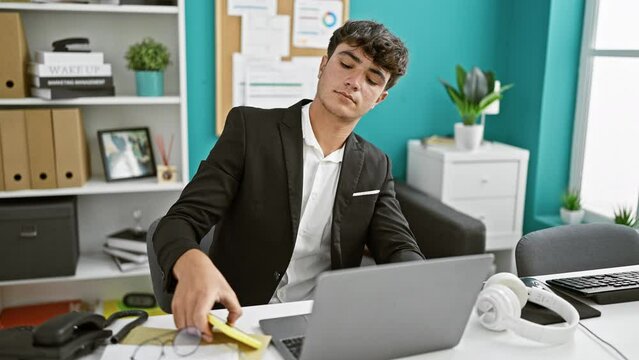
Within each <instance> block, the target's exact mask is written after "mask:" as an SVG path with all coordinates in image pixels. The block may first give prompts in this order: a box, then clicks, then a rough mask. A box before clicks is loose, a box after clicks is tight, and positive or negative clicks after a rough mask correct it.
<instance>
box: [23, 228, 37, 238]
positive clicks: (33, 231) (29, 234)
mask: <svg viewBox="0 0 639 360" xmlns="http://www.w3.org/2000/svg"><path fill="white" fill-rule="evenodd" d="M37 236H38V228H37V227H36V226H23V227H22V230H21V231H20V237H21V238H35V237H37Z"/></svg>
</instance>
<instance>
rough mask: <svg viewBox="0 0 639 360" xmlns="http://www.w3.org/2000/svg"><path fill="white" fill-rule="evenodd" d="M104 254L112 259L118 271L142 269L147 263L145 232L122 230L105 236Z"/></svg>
mask: <svg viewBox="0 0 639 360" xmlns="http://www.w3.org/2000/svg"><path fill="white" fill-rule="evenodd" d="M104 252H105V253H107V254H109V255H111V257H113V261H115V263H116V264H117V266H118V268H119V269H120V271H123V272H125V271H131V270H136V269H144V268H146V267H147V266H148V263H149V259H148V257H147V251H146V231H140V230H135V229H124V230H121V231H118V232H116V233H113V234H111V235H109V236H107V241H106V243H105V244H104Z"/></svg>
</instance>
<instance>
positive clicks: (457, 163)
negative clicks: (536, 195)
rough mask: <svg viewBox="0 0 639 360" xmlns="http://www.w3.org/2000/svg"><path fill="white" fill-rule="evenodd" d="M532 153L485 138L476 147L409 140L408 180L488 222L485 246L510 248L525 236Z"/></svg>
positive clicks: (428, 192)
mask: <svg viewBox="0 0 639 360" xmlns="http://www.w3.org/2000/svg"><path fill="white" fill-rule="evenodd" d="M527 169H528V151H527V150H524V149H520V148H517V147H514V146H510V145H505V144H500V143H495V142H487V143H485V144H483V145H482V146H481V147H480V148H479V149H478V150H477V151H474V152H466V151H460V150H457V149H456V148H455V147H454V146H452V145H428V146H423V145H422V144H421V142H420V141H419V140H410V141H409V142H408V168H407V182H408V184H409V185H411V186H412V187H414V188H416V189H419V190H421V191H423V192H425V193H427V194H429V195H431V196H433V197H436V198H437V199H440V200H441V201H442V202H443V203H445V204H447V205H449V206H451V207H453V208H455V209H457V210H459V211H461V212H463V213H466V214H468V215H470V216H473V217H475V218H477V219H479V220H481V221H482V222H484V224H485V225H486V250H488V251H500V250H511V249H513V248H514V247H515V245H516V244H517V241H519V239H520V238H521V236H522V225H523V215H524V201H525V197H526V174H527Z"/></svg>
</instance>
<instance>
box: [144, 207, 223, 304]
mask: <svg viewBox="0 0 639 360" xmlns="http://www.w3.org/2000/svg"><path fill="white" fill-rule="evenodd" d="M160 220H161V218H160V219H157V220H155V221H154V222H153V223H152V224H151V226H149V230H148V231H147V234H146V250H147V254H148V257H149V269H150V271H151V282H152V284H153V293H154V294H155V300H156V301H157V303H158V305H159V306H160V308H161V309H162V310H163V311H164V312H166V313H169V314H170V313H171V302H172V301H173V294H170V293H168V292H166V291H164V286H163V279H162V269H161V268H160V264H159V263H158V258H157V256H156V255H155V249H154V248H153V234H155V229H156V228H157V226H158V223H159V222H160ZM214 230H215V227H213V228H211V231H209V233H208V234H206V235H205V236H204V237H203V238H202V241H201V242H200V249H202V251H204V252H205V253H207V254H208V251H209V248H210V247H211V244H212V243H213V232H214Z"/></svg>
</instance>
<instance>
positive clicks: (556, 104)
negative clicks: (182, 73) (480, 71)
mask: <svg viewBox="0 0 639 360" xmlns="http://www.w3.org/2000/svg"><path fill="white" fill-rule="evenodd" d="M399 4H401V6H400V5H399ZM213 7H214V6H213V2H212V1H188V2H187V6H186V24H187V29H186V30H187V58H188V62H187V71H188V75H187V80H188V97H189V99H188V110H189V158H190V161H189V164H190V171H191V175H193V173H194V172H195V171H196V170H197V166H198V164H199V162H200V161H201V160H202V159H203V158H205V157H206V155H207V154H208V152H209V150H210V148H211V147H212V146H213V144H214V143H215V141H216V139H217V138H216V137H215V135H214V131H215V130H214V114H215V100H214V99H215V85H214V84H215V70H214V69H215V63H214V60H213V59H214V48H215V44H214V35H213V29H214V19H213V18H214V9H213ZM350 12H351V18H352V19H373V20H376V21H379V22H382V23H384V24H386V25H387V26H388V27H389V28H390V29H391V31H393V32H394V33H396V34H397V35H398V36H399V37H400V38H402V39H403V40H404V41H405V42H406V44H407V46H408V48H409V51H410V63H409V69H408V75H407V76H406V77H405V78H403V79H402V80H401V81H400V82H399V83H398V84H397V85H396V86H395V87H394V88H393V89H391V91H390V96H389V97H388V98H387V100H386V101H385V102H384V103H383V104H382V105H380V106H378V107H376V108H375V109H374V110H373V111H371V112H370V113H369V114H367V115H366V116H365V117H364V118H363V119H362V121H361V122H360V123H359V125H358V127H357V129H356V131H357V132H358V133H359V134H360V135H362V136H364V137H365V138H366V139H368V140H369V141H371V142H373V143H374V144H376V145H377V146H379V147H380V148H381V149H382V150H384V151H385V152H386V153H388V154H389V156H390V157H391V159H392V160H393V166H394V169H393V173H394V174H395V176H396V177H397V178H399V179H404V178H405V174H406V169H405V168H406V141H407V140H408V139H411V138H419V137H423V136H428V135H433V134H439V135H446V134H451V133H452V128H453V124H454V122H455V121H456V119H457V113H456V110H455V108H454V107H453V105H452V104H451V102H450V100H449V99H448V98H447V96H446V94H445V92H444V90H443V88H442V86H441V85H440V84H439V82H438V79H439V78H444V79H447V80H450V81H452V80H453V79H454V66H455V64H458V63H459V64H462V65H463V66H464V67H467V68H468V67H470V66H473V65H478V66H480V67H481V68H484V69H492V70H494V71H495V72H496V73H497V75H498V77H499V78H500V79H502V80H503V81H505V82H508V83H511V82H512V83H515V88H514V89H513V90H511V91H510V92H508V93H507V94H506V97H505V99H504V101H502V108H501V114H500V115H497V116H491V117H489V119H488V120H487V128H486V138H487V139H489V140H497V141H503V142H506V143H510V144H513V145H516V146H520V147H523V148H526V149H529V150H530V151H531V159H530V167H529V176H528V188H527V199H526V219H525V228H526V229H527V230H530V229H535V228H538V227H541V226H543V224H542V223H540V222H538V221H537V218H538V216H539V215H544V214H548V213H551V212H556V209H557V207H558V199H559V194H560V193H561V191H562V190H563V188H565V186H566V184H567V177H568V169H569V166H568V165H569V161H570V143H571V132H572V118H573V109H574V98H575V88H576V81H577V70H578V60H579V46H580V38H581V21H582V17H583V16H582V13H583V0H543V1H542V0H507V1H506V0H481V1H480V0H476V1H469V0H427V1H425V0H401V2H399V1H398V2H391V1H388V0H351V7H350ZM540 179H544V181H540Z"/></svg>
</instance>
